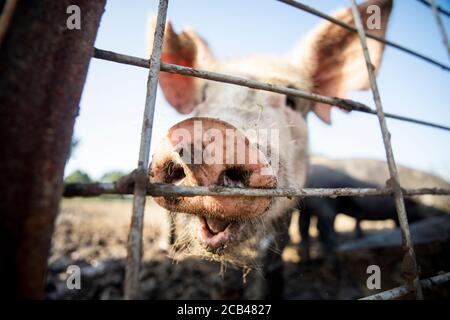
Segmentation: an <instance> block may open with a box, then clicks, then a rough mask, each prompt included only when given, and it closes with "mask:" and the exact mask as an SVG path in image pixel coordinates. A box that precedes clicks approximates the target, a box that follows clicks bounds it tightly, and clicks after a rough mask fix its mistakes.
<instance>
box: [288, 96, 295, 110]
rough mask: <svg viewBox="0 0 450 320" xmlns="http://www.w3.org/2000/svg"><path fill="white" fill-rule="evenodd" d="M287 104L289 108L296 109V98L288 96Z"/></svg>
mask: <svg viewBox="0 0 450 320" xmlns="http://www.w3.org/2000/svg"><path fill="white" fill-rule="evenodd" d="M285 104H286V106H288V107H289V108H291V109H293V110H295V109H296V104H295V100H294V98H292V97H286V102H285Z"/></svg>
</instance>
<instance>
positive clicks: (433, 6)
mask: <svg viewBox="0 0 450 320" xmlns="http://www.w3.org/2000/svg"><path fill="white" fill-rule="evenodd" d="M430 4H431V9H432V10H433V13H434V17H435V18H436V23H437V25H438V27H439V32H440V33H441V38H442V42H443V43H444V45H445V48H446V49H447V54H448V57H449V59H450V45H449V44H448V37H447V33H446V32H445V28H444V25H443V23H442V20H441V16H440V15H439V11H438V9H437V7H436V3H435V0H430Z"/></svg>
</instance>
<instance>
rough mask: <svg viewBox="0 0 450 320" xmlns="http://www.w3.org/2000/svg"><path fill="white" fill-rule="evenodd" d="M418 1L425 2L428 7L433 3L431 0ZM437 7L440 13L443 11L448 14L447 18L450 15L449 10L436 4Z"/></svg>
mask: <svg viewBox="0 0 450 320" xmlns="http://www.w3.org/2000/svg"><path fill="white" fill-rule="evenodd" d="M417 1H419V2H421V3H423V4H424V5H426V6H428V7H431V3H430V1H429V0H417ZM436 9H437V10H438V11H439V12H440V13H442V14H443V15H445V16H447V18H449V17H450V11H447V10H445V9H444V8H442V7H440V6H436Z"/></svg>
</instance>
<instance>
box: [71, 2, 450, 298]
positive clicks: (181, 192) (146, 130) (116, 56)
mask: <svg viewBox="0 0 450 320" xmlns="http://www.w3.org/2000/svg"><path fill="white" fill-rule="evenodd" d="M278 1H280V2H283V3H285V4H288V5H290V6H293V7H295V8H298V9H301V10H304V11H306V12H309V13H311V14H313V15H316V16H318V17H320V18H323V19H326V20H328V21H330V22H331V23H333V24H336V25H339V26H341V27H342V28H345V29H347V30H350V31H352V32H356V33H358V36H359V39H360V42H361V48H362V51H363V53H364V59H365V61H366V65H367V71H368V74H369V79H370V84H371V90H372V93H373V97H374V102H375V106H376V109H375V110H373V109H372V108H370V107H368V106H367V105H365V104H362V103H360V102H356V101H352V100H349V99H341V98H337V97H330V96H324V95H319V94H315V93H312V92H307V91H304V90H300V89H293V88H289V87H284V86H280V85H275V84H270V83H264V82H259V81H255V80H251V79H245V78H241V77H236V76H233V75H227V74H221V73H216V72H211V71H206V70H198V69H194V68H189V67H184V66H180V65H174V64H168V63H164V62H162V61H161V51H162V45H163V39H164V29H165V24H166V16H167V8H168V2H169V1H168V0H159V9H158V17H157V22H156V29H155V37H154V43H153V49H152V53H151V58H150V60H147V59H142V58H137V57H132V56H127V55H123V54H120V53H115V52H111V51H105V50H101V49H95V51H94V55H93V57H95V58H98V59H103V60H108V61H112V62H116V63H122V64H128V65H133V66H138V67H143V68H149V75H148V83H147V95H146V102H145V111H144V117H143V125H142V131H141V143H140V150H139V161H138V166H137V169H136V170H135V171H134V174H133V176H134V179H133V183H132V184H130V185H126V186H120V185H118V184H114V183H91V184H66V186H65V192H64V196H66V197H73V196H82V197H91V196H98V195H102V194H133V195H134V200H133V215H132V222H131V228H130V232H129V237H128V244H127V264H126V277H125V286H124V291H125V298H126V299H133V298H138V297H139V270H140V264H141V254H142V228H143V215H144V207H145V199H146V196H148V195H150V196H167V195H171V196H184V197H191V196H202V195H214V196H248V197H259V196H271V197H294V196H297V197H338V196H339V197H340V196H380V195H389V196H393V197H394V199H395V204H396V210H397V214H398V220H399V222H400V229H401V233H402V241H403V247H404V250H405V252H404V256H403V257H402V267H403V268H406V267H408V268H409V270H403V271H405V272H404V273H405V274H407V276H406V278H405V282H406V283H405V286H404V287H400V288H395V289H393V290H390V291H388V292H386V293H381V294H377V295H375V296H370V297H367V299H393V298H398V297H401V296H403V295H406V294H408V293H414V294H415V296H416V298H417V299H422V298H423V295H422V286H425V287H431V286H432V285H435V284H439V283H442V282H444V281H449V279H450V277H449V274H445V275H440V276H436V277H433V278H431V279H427V280H420V279H419V267H418V266H417V262H416V257H415V253H414V248H413V243H412V240H411V234H410V230H409V225H408V221H407V216H406V211H405V206H404V201H403V198H404V197H405V196H413V195H423V194H433V195H441V196H448V195H450V189H442V188H418V189H403V188H402V187H401V185H400V182H399V176H398V172H397V167H396V163H395V160H394V156H393V151H392V146H391V142H390V134H389V131H388V127H387V124H386V118H393V119H397V120H402V121H407V122H411V123H415V124H421V125H425V126H430V127H434V128H438V129H443V130H450V127H447V126H444V125H439V124H436V123H431V122H426V121H422V120H420V119H413V118H409V117H406V116H400V115H395V114H390V113H385V112H384V110H383V107H382V103H381V98H380V93H379V91H378V88H377V84H376V80H375V75H374V70H373V67H372V64H371V61H370V55H369V51H368V49H367V43H366V37H367V38H371V39H375V40H377V41H380V42H382V43H384V44H386V45H389V46H392V47H394V48H397V49H399V50H401V51H403V52H406V53H408V54H411V55H413V56H415V57H417V58H419V59H422V60H424V61H427V62H429V63H431V64H433V65H436V66H439V67H441V68H442V69H443V70H445V71H450V67H449V66H447V65H444V64H442V63H440V62H438V61H435V60H433V59H431V58H429V57H426V56H424V55H422V54H420V53H418V52H416V51H414V50H411V49H408V48H405V47H403V46H401V45H399V44H397V43H394V42H392V41H389V40H387V39H384V38H380V37H378V36H376V35H372V34H370V33H366V32H365V31H364V27H363V23H362V21H361V17H360V14H359V11H358V9H357V4H356V2H355V1H354V0H352V1H351V3H352V12H353V17H354V20H355V25H351V24H347V23H345V22H343V21H340V20H337V19H335V18H333V17H330V16H328V15H326V14H324V13H322V12H320V11H317V10H315V9H313V8H311V7H308V6H306V5H304V4H301V3H299V2H297V1H293V0H278ZM423 2H425V1H423ZM427 4H428V2H427ZM429 4H430V6H431V7H432V8H433V10H434V12H435V14H439V13H442V14H445V12H444V11H443V9H441V8H436V6H435V5H434V2H431V3H429ZM160 71H163V72H168V73H174V74H180V75H184V76H189V77H197V78H203V79H207V80H211V81H218V82H223V83H229V84H234V85H238V86H245V87H248V88H252V89H257V90H265V91H270V92H275V93H280V94H285V95H290V96H294V97H300V98H303V99H307V100H310V101H315V102H320V103H325V104H328V105H333V106H338V107H340V108H342V109H345V110H348V111H357V112H365V113H369V114H373V115H376V116H377V118H378V120H379V123H380V129H381V132H382V136H383V142H384V146H385V152H386V159H387V164H388V168H389V173H390V180H389V181H390V183H389V185H387V186H386V187H383V188H364V189H362V188H358V189H357V188H334V189H328V188H327V189H321V188H314V189H311V188H275V189H255V188H253V189H252V188H229V187H219V186H211V187H186V186H175V185H172V184H151V183H149V182H148V179H147V176H148V165H149V152H150V142H151V136H152V126H153V115H154V108H155V101H156V91H157V85H158V81H159V72H160ZM406 271H408V272H406Z"/></svg>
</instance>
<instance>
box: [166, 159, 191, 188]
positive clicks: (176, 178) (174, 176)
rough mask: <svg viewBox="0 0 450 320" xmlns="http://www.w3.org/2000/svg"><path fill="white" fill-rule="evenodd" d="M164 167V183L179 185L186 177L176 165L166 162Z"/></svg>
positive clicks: (181, 168) (179, 166)
mask: <svg viewBox="0 0 450 320" xmlns="http://www.w3.org/2000/svg"><path fill="white" fill-rule="evenodd" d="M165 167H166V169H165V171H166V172H165V177H164V182H165V183H173V184H177V183H180V182H181V181H182V180H183V179H184V178H185V177H186V174H185V173H184V169H183V167H182V166H181V165H180V164H178V163H175V162H173V161H168V162H167V163H166V166H165Z"/></svg>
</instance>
